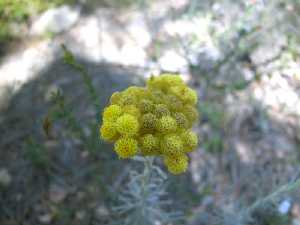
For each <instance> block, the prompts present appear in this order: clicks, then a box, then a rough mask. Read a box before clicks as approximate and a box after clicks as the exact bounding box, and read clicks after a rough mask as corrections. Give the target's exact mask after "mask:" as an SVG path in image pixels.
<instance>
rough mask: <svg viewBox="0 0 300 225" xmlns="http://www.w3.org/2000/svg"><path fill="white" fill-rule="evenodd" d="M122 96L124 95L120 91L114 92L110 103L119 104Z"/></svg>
mask: <svg viewBox="0 0 300 225" xmlns="http://www.w3.org/2000/svg"><path fill="white" fill-rule="evenodd" d="M121 97H122V96H121V93H120V92H118V91H117V92H114V93H113V94H112V95H111V97H110V103H111V104H114V105H119V103H120V100H121Z"/></svg>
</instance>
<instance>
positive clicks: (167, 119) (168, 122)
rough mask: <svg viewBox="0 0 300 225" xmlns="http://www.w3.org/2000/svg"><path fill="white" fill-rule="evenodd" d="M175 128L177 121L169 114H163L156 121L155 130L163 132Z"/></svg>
mask: <svg viewBox="0 0 300 225" xmlns="http://www.w3.org/2000/svg"><path fill="white" fill-rule="evenodd" d="M176 129H177V123H176V120H175V119H174V118H172V117H171V116H163V117H162V118H160V119H159V121H158V123H157V130H158V131H159V132H161V133H163V134H167V133H172V132H174V131H175V130H176Z"/></svg>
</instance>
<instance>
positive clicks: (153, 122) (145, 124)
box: [141, 113, 157, 133]
mask: <svg viewBox="0 0 300 225" xmlns="http://www.w3.org/2000/svg"><path fill="white" fill-rule="evenodd" d="M156 126H157V118H156V116H155V115H154V114H152V113H147V114H144V115H143V116H142V118H141V132H142V133H147V132H154V130H155V128H156Z"/></svg>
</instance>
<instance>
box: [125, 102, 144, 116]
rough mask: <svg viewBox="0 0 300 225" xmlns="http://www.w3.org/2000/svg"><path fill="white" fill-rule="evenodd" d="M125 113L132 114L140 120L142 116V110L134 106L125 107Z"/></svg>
mask: <svg viewBox="0 0 300 225" xmlns="http://www.w3.org/2000/svg"><path fill="white" fill-rule="evenodd" d="M123 112H124V113H126V114H130V115H132V116H134V117H135V118H139V117H140V116H141V113H140V110H139V109H138V108H137V107H135V106H134V105H126V106H124V107H123Z"/></svg>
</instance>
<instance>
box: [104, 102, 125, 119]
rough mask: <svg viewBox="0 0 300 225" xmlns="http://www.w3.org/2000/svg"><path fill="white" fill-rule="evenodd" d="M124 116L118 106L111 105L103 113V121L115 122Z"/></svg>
mask: <svg viewBox="0 0 300 225" xmlns="http://www.w3.org/2000/svg"><path fill="white" fill-rule="evenodd" d="M121 114H122V109H121V107H120V106H118V105H110V106H108V107H106V108H105V109H104V111H103V121H104V122H106V121H111V122H114V121H116V120H117V119H118V117H119V116H120V115H121Z"/></svg>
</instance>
